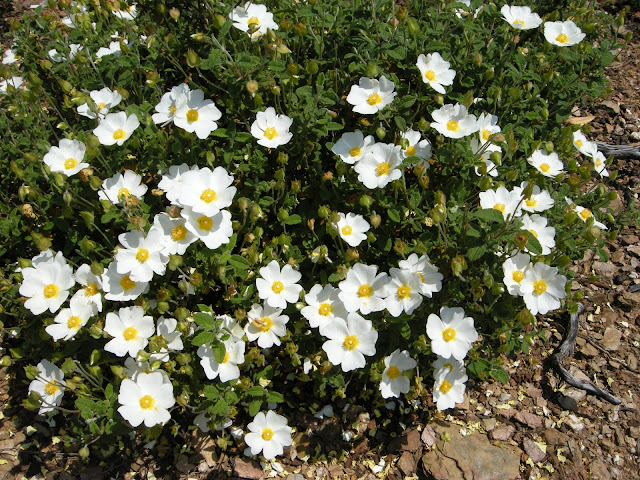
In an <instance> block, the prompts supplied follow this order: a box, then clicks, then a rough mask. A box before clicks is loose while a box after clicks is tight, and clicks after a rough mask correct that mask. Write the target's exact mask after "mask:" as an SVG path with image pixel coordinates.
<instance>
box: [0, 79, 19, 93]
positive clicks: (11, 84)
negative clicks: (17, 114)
mask: <svg viewBox="0 0 640 480" xmlns="http://www.w3.org/2000/svg"><path fill="white" fill-rule="evenodd" d="M23 82H24V80H23V78H22V77H11V78H8V79H6V80H2V81H1V82H0V93H1V94H3V95H6V94H8V93H9V88H13V89H15V90H18V89H19V88H20V86H21V85H22V83H23Z"/></svg>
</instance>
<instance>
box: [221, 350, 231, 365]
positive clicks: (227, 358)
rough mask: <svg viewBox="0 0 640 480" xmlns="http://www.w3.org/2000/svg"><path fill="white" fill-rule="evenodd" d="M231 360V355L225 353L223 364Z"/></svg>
mask: <svg viewBox="0 0 640 480" xmlns="http://www.w3.org/2000/svg"><path fill="white" fill-rule="evenodd" d="M230 358H231V355H229V352H224V358H223V359H222V363H227V362H228V361H229V359H230Z"/></svg>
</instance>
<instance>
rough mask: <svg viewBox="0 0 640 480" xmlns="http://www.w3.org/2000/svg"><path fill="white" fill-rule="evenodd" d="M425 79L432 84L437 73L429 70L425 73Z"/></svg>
mask: <svg viewBox="0 0 640 480" xmlns="http://www.w3.org/2000/svg"><path fill="white" fill-rule="evenodd" d="M424 78H426V79H427V80H429V81H430V82H433V81H434V80H435V79H436V73H435V72H434V71H433V70H427V71H426V72H424Z"/></svg>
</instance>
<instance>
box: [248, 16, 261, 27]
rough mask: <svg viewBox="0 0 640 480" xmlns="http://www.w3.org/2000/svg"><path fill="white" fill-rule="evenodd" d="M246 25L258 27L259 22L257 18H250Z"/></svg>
mask: <svg viewBox="0 0 640 480" xmlns="http://www.w3.org/2000/svg"><path fill="white" fill-rule="evenodd" d="M247 24H248V25H249V26H251V25H260V20H258V17H251V18H250V19H249V20H248V21H247Z"/></svg>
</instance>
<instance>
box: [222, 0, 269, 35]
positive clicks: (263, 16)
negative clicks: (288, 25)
mask: <svg viewBox="0 0 640 480" xmlns="http://www.w3.org/2000/svg"><path fill="white" fill-rule="evenodd" d="M229 18H230V19H231V21H232V22H233V26H234V27H236V28H237V29H239V30H242V31H243V32H247V34H248V35H249V36H250V37H251V40H254V41H255V40H257V39H258V38H260V37H261V36H262V35H264V34H265V33H267V30H268V29H271V30H278V24H277V23H276V22H274V21H273V13H271V12H268V11H267V7H266V6H265V5H260V4H258V3H252V2H246V3H245V4H244V7H239V6H238V7H236V8H234V9H233V11H232V12H231V13H230V14H229Z"/></svg>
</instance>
